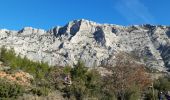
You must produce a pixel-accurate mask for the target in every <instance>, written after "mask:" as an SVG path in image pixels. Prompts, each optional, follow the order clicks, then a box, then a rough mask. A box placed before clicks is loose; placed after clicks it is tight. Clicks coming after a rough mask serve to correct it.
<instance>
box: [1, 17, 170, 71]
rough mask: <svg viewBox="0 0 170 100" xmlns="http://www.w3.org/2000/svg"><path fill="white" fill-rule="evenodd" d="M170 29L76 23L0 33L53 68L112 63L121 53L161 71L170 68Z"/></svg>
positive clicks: (19, 49) (9, 44)
mask: <svg viewBox="0 0 170 100" xmlns="http://www.w3.org/2000/svg"><path fill="white" fill-rule="evenodd" d="M169 37H170V27H169V26H154V25H149V24H147V25H134V26H127V27H125V26H119V25H112V24H98V23H95V22H92V21H88V20H84V19H82V20H74V21H71V22H69V23H68V24H67V25H65V26H63V27H55V28H52V29H50V30H48V31H45V30H42V29H35V28H31V27H26V28H24V29H22V30H20V31H10V30H5V29H3V30H0V46H3V45H5V46H6V47H8V48H14V50H15V51H16V52H17V53H18V54H20V55H22V56H27V57H28V58H29V59H32V60H36V61H44V62H48V63H49V64H50V65H60V66H64V65H73V64H76V63H77V61H78V60H82V61H84V62H85V64H86V65H87V66H89V67H92V66H99V65H104V64H107V63H109V61H110V62H113V61H111V59H112V58H114V55H115V54H116V53H118V52H119V51H124V52H128V53H131V54H133V55H135V56H139V57H141V59H140V61H142V62H144V63H145V64H147V66H149V67H152V68H156V69H158V70H165V69H166V68H168V67H170V39H169Z"/></svg>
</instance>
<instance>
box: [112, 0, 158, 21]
mask: <svg viewBox="0 0 170 100" xmlns="http://www.w3.org/2000/svg"><path fill="white" fill-rule="evenodd" d="M115 9H116V10H117V11H118V12H119V13H120V14H121V15H122V16H124V17H125V18H126V19H127V21H128V22H129V23H130V24H141V23H155V20H154V18H153V16H152V15H151V13H150V12H149V10H148V8H147V7H146V6H145V5H144V4H143V3H142V2H140V0H119V1H118V2H117V3H116V4H115Z"/></svg>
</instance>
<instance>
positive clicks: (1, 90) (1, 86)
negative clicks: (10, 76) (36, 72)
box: [0, 79, 24, 99]
mask: <svg viewBox="0 0 170 100" xmlns="http://www.w3.org/2000/svg"><path fill="white" fill-rule="evenodd" d="M23 93H24V88H23V87H22V86H20V85H18V84H15V83H10V82H7V81H5V80H2V79H1V80H0V98H4V99H5V98H17V97H18V96H20V95H22V94H23Z"/></svg>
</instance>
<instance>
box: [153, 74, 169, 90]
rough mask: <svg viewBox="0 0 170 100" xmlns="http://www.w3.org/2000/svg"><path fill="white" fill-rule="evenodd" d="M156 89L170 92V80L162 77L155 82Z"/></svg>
mask: <svg viewBox="0 0 170 100" xmlns="http://www.w3.org/2000/svg"><path fill="white" fill-rule="evenodd" d="M154 88H155V89H157V90H159V91H170V78H168V77H162V78H159V79H158V80H156V81H155V82H154Z"/></svg>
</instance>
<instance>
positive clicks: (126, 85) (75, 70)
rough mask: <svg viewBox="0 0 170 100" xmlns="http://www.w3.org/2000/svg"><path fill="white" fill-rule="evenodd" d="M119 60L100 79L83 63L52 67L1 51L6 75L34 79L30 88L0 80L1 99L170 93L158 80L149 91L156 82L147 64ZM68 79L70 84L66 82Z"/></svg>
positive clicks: (78, 99)
mask: <svg viewBox="0 0 170 100" xmlns="http://www.w3.org/2000/svg"><path fill="white" fill-rule="evenodd" d="M116 58H117V59H115V60H116V66H114V67H112V66H105V69H107V70H109V71H111V74H106V75H104V76H101V74H100V72H99V71H97V69H95V68H91V69H88V68H87V67H86V66H85V65H84V64H83V62H81V61H79V62H78V63H77V64H76V65H75V66H74V67H69V66H65V67H52V66H49V65H48V64H47V63H43V62H33V61H31V60H29V59H27V58H26V57H24V58H22V57H20V56H19V55H16V54H15V52H14V50H6V49H5V48H2V49H1V53H0V61H3V62H4V65H7V66H10V68H11V69H10V70H7V71H6V72H8V73H10V72H14V71H16V70H22V71H24V72H27V73H29V74H30V75H32V76H33V77H34V79H33V81H32V82H31V83H30V84H31V85H30V86H23V85H21V84H17V83H11V82H8V81H6V80H3V81H0V98H4V99H9V98H10V99H12V98H17V97H18V96H20V97H22V95H23V94H32V95H36V96H49V93H52V92H55V91H60V93H61V94H63V98H65V99H69V100H84V99H96V100H137V99H140V98H142V96H143V94H145V95H144V96H145V99H146V100H156V98H157V94H156V93H158V92H159V91H170V88H169V87H170V86H169V84H170V80H169V78H162V79H158V80H156V81H154V85H153V87H152V88H149V87H150V86H151V83H152V82H153V81H152V80H151V78H150V77H149V73H148V72H147V71H146V69H145V66H144V65H142V64H140V63H137V62H136V61H134V59H133V58H131V57H129V56H127V55H126V54H124V53H121V54H118V55H117V57H116ZM66 77H67V78H69V81H68V80H65V79H66ZM66 81H68V82H69V83H68V82H66ZM4 82H5V84H4ZM153 90H154V93H153ZM146 91H147V92H146ZM27 99H28V98H27Z"/></svg>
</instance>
